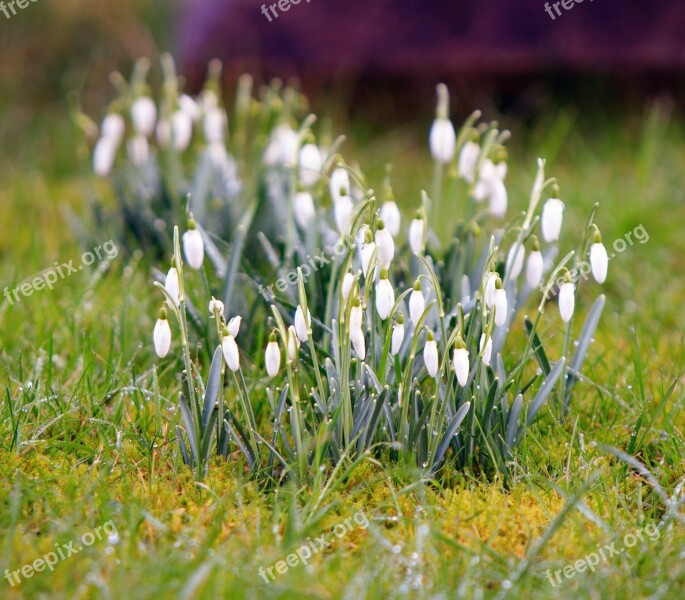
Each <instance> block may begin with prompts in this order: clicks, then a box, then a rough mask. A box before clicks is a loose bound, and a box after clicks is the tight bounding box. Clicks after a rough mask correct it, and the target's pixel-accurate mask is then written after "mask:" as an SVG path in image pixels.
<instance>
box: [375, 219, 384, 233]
mask: <svg viewBox="0 0 685 600" xmlns="http://www.w3.org/2000/svg"><path fill="white" fill-rule="evenodd" d="M376 229H378V231H380V230H381V229H385V223H383V219H378V224H377V225H376Z"/></svg>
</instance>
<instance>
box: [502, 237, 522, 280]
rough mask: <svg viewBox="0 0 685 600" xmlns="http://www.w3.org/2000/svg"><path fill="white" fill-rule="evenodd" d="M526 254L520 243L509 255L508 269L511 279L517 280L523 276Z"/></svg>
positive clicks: (513, 247)
mask: <svg viewBox="0 0 685 600" xmlns="http://www.w3.org/2000/svg"><path fill="white" fill-rule="evenodd" d="M525 254H526V251H525V249H524V247H523V246H522V245H521V244H519V243H515V244H514V245H513V246H512V247H511V249H510V250H509V254H507V261H506V269H507V272H508V273H509V277H510V278H511V279H516V278H517V277H518V276H519V275H520V274H521V271H522V270H523V261H524V258H525Z"/></svg>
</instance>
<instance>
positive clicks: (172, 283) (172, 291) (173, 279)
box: [164, 267, 181, 306]
mask: <svg viewBox="0 0 685 600" xmlns="http://www.w3.org/2000/svg"><path fill="white" fill-rule="evenodd" d="M164 289H165V290H166V292H167V294H169V296H171V297H172V298H173V300H174V304H175V305H176V306H178V305H179V304H180V303H181V300H180V298H179V294H180V289H181V286H180V284H179V279H178V271H177V270H176V267H171V268H170V269H169V270H168V271H167V274H166V279H165V280H164Z"/></svg>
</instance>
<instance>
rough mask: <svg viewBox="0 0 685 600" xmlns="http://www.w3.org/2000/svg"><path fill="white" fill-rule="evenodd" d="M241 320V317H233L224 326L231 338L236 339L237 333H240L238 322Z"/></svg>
mask: <svg viewBox="0 0 685 600" xmlns="http://www.w3.org/2000/svg"><path fill="white" fill-rule="evenodd" d="M242 320H243V318H242V317H241V316H237V317H233V318H232V319H231V320H230V321H229V322H228V325H226V327H227V329H228V334H229V335H230V336H231V337H233V338H237V337H238V332H239V331H240V322H241V321H242Z"/></svg>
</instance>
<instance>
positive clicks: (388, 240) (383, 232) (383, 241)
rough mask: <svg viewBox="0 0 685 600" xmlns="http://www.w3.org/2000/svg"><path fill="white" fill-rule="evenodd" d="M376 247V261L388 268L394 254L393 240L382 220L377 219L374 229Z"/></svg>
mask: <svg viewBox="0 0 685 600" xmlns="http://www.w3.org/2000/svg"><path fill="white" fill-rule="evenodd" d="M376 247H377V248H378V262H379V263H381V265H383V266H384V267H385V268H386V269H389V268H390V263H391V262H392V259H393V258H394V256H395V240H393V239H392V236H391V235H390V232H389V231H388V230H387V229H386V228H385V223H384V222H383V220H382V219H381V220H379V221H378V229H377V230H376Z"/></svg>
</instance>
